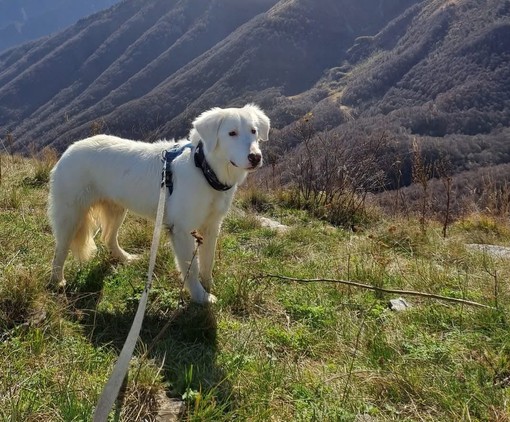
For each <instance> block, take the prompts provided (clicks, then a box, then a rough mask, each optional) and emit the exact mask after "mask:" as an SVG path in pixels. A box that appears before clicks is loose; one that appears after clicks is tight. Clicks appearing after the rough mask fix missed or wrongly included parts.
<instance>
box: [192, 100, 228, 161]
mask: <svg viewBox="0 0 510 422" xmlns="http://www.w3.org/2000/svg"><path fill="white" fill-rule="evenodd" d="M222 120H223V109H221V108H219V107H214V108H211V109H210V110H207V111H204V112H203V113H202V114H201V115H200V116H198V117H197V118H196V119H195V120H194V121H193V127H194V128H195V130H196V131H197V132H198V134H199V135H200V139H202V141H203V142H204V144H205V145H206V146H207V149H208V150H209V151H213V150H214V149H215V148H216V144H217V143H218V131H219V129H220V125H221V122H222Z"/></svg>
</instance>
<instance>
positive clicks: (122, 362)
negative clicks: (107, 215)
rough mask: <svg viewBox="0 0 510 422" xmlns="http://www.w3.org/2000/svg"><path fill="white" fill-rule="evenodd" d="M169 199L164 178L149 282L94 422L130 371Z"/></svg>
mask: <svg viewBox="0 0 510 422" xmlns="http://www.w3.org/2000/svg"><path fill="white" fill-rule="evenodd" d="M163 162H164V164H163V176H165V174H166V171H167V170H168V168H169V167H170V163H169V162H168V161H167V160H166V159H165V158H164V159H163ZM166 198H167V189H166V186H165V177H162V181H161V188H160V191H159V201H158V210H157V213H156V223H155V227H154V234H153V236H152V244H151V252H150V257H149V270H148V273H147V282H146V283H145V288H144V290H143V293H142V296H141V297H140V302H139V303H138V309H137V310H136V315H135V319H134V320H133V325H131V329H130V330H129V334H128V336H127V338H126V342H125V343H124V346H123V347H122V351H121V352H120V355H119V358H118V360H117V363H116V364H115V367H114V368H113V372H112V374H111V375H110V379H109V380H108V382H107V383H106V385H105V387H104V389H103V392H102V393H101V396H100V397H99V401H98V403H97V406H96V410H95V411H94V422H105V421H106V420H107V418H108V414H109V413H110V410H111V408H112V406H113V403H114V402H115V400H116V399H117V396H118V395H119V390H120V387H121V385H122V382H123V381H124V378H125V376H126V373H127V371H128V367H129V362H130V360H131V357H132V356H133V351H134V349H135V346H136V342H137V340H138V336H139V335H140V330H141V328H142V322H143V317H144V314H145V308H146V307H147V300H148V298H149V290H150V289H151V286H152V274H153V272H154V266H155V264H156V254H157V252H158V246H159V239H160V237H161V229H162V226H163V215H164V213H165V202H166Z"/></svg>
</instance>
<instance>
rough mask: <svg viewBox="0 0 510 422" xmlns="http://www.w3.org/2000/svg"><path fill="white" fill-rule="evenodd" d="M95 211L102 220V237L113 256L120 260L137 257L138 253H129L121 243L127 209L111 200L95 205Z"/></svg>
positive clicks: (124, 260)
mask: <svg viewBox="0 0 510 422" xmlns="http://www.w3.org/2000/svg"><path fill="white" fill-rule="evenodd" d="M94 213H95V214H96V215H97V217H98V219H99V221H100V225H101V230H102V234H101V238H102V239H103V241H104V242H105V244H106V246H107V247H108V249H109V250H110V253H111V254H112V256H113V257H114V258H115V259H118V260H119V261H120V262H126V261H132V260H134V259H136V258H137V255H132V254H129V253H127V252H126V251H125V250H124V249H122V248H121V247H120V245H119V239H118V235H119V229H120V226H121V225H122V223H123V222H124V218H125V217H126V214H127V211H126V209H125V208H123V207H121V206H120V205H117V204H115V203H113V202H110V201H101V202H100V203H98V204H97V205H95V206H94Z"/></svg>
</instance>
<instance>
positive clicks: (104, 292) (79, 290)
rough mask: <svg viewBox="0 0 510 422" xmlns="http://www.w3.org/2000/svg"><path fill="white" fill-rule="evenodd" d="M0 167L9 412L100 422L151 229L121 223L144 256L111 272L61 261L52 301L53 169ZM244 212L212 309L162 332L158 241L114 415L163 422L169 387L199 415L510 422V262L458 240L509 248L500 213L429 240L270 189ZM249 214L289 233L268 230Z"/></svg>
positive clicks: (168, 310)
mask: <svg viewBox="0 0 510 422" xmlns="http://www.w3.org/2000/svg"><path fill="white" fill-rule="evenodd" d="M1 163H2V180H1V186H0V420H5V421H84V420H90V418H91V414H92V412H93V408H94V406H95V403H96V401H97V399H98V396H99V394H100V392H101V389H102V387H103V385H104V383H105V382H106V380H107V378H108V376H109V374H110V372H111V369H112V366H113V365H114V363H115V359H116V357H117V356H118V353H119V350H120V348H121V347H122V344H123V342H124V339H125V337H126V335H127V332H128V330H129V327H130V324H131V322H132V319H133V316H134V313H135V310H136V306H137V303H138V298H139V296H140V294H141V291H142V289H143V285H144V282H145V275H146V271H147V262H148V251H149V246H150V239H151V235H152V227H153V226H152V224H151V223H147V222H145V221H144V220H142V219H139V218H137V217H134V216H129V217H128V219H127V221H126V224H125V225H124V227H123V230H122V235H121V243H122V244H123V245H124V246H125V248H126V249H127V250H128V251H129V252H134V253H141V254H142V259H140V260H139V261H137V262H134V263H132V264H129V265H118V264H116V263H115V262H113V261H112V260H110V259H109V257H108V254H107V252H106V251H105V250H104V248H103V247H102V246H100V248H99V252H98V255H97V256H96V257H95V258H94V259H92V260H91V261H90V262H88V263H86V264H84V265H82V266H80V265H79V264H78V263H76V262H75V261H74V260H73V259H69V260H68V264H67V267H66V274H67V280H68V284H69V285H68V287H67V290H66V292H65V294H64V293H62V292H57V291H56V290H55V289H54V288H53V287H52V286H49V285H48V279H49V272H50V262H51V257H52V252H53V250H52V249H53V246H52V245H53V239H52V236H51V230H50V228H49V224H48V221H47V218H46V196H47V188H48V185H47V184H48V177H47V176H48V168H49V167H48V165H47V164H45V162H41V161H38V160H28V159H21V158H19V157H11V156H2V160H1ZM237 204H238V206H239V207H240V208H242V209H243V212H232V213H231V214H230V215H229V216H228V218H227V220H226V221H225V224H224V227H223V230H222V233H221V237H220V240H219V244H218V251H217V261H216V266H215V287H214V293H215V294H216V295H217V296H218V299H219V301H218V303H217V304H215V305H214V306H212V307H202V306H198V305H194V304H190V303H187V304H186V305H185V306H184V307H183V308H182V309H180V310H179V311H178V312H177V314H176V315H174V319H173V320H172V321H171V323H170V324H169V326H168V327H166V325H167V322H168V321H169V320H170V318H171V316H172V315H173V313H174V311H175V310H176V309H177V307H178V303H179V296H180V288H181V286H180V281H179V277H178V273H177V272H176V270H175V267H174V264H173V256H172V253H171V251H170V250H169V248H168V247H167V246H166V241H167V239H164V240H165V242H162V248H161V249H160V252H159V254H158V261H157V266H156V271H155V272H156V279H155V283H154V288H153V290H152V292H151V296H150V303H149V306H148V308H149V309H148V311H147V314H146V319H145V322H144V326H143V329H142V334H141V341H140V342H139V344H138V345H137V348H136V352H135V357H134V359H133V361H132V365H131V370H130V374H129V381H128V386H127V391H126V393H125V396H124V406H123V408H122V411H121V413H120V420H125V421H132V420H137V419H138V420H142V419H143V418H145V419H144V420H154V416H155V414H156V413H157V408H158V403H157V400H156V397H157V396H158V395H159V393H160V392H162V391H164V392H165V393H166V394H167V395H168V396H171V397H177V398H179V399H182V400H183V401H184V402H185V405H186V416H185V418H186V420H191V421H232V420H234V421H265V420H273V421H356V420H377V421H415V420H426V421H450V420H452V421H453V420H466V421H487V420H495V421H496V420H498V421H504V420H508V414H509V412H510V404H509V403H510V325H509V321H508V318H509V310H510V306H509V303H510V302H509V299H510V285H509V283H508V279H509V275H510V263H509V262H508V261H506V260H502V259H497V258H491V257H488V256H486V255H484V254H482V253H476V252H473V251H470V250H468V249H466V247H465V246H464V245H465V244H466V243H474V242H479V241H484V242H489V241H490V242H492V243H496V244H501V245H505V244H508V243H509V241H510V227H509V226H508V225H507V224H506V222H505V221H498V220H495V219H491V218H489V217H487V216H472V217H470V218H468V219H465V220H463V221H459V222H457V223H455V224H454V225H453V226H452V227H451V229H450V236H449V237H448V238H447V239H443V238H442V236H441V227H440V226H439V225H437V226H436V225H435V224H434V223H433V222H430V223H429V225H428V229H427V232H426V233H425V234H423V233H422V232H421V231H420V228H419V224H418V222H417V221H413V220H398V219H397V218H390V217H384V216H381V217H380V219H379V220H378V221H376V222H373V223H372V225H371V226H369V227H367V228H365V229H364V231H361V232H356V233H352V232H349V231H344V230H342V229H338V228H334V227H332V226H330V225H328V224H326V223H325V222H321V221H318V220H316V219H313V218H311V217H310V216H309V215H308V214H307V213H306V212H303V211H298V210H293V209H290V208H287V207H283V206H282V205H281V202H279V201H278V200H277V199H274V198H272V197H271V196H270V195H269V194H267V193H264V194H255V193H254V192H248V193H244V192H240V194H239V198H238V201H237ZM253 209H255V210H256V211H257V212H263V213H264V214H265V215H267V216H270V217H273V218H277V219H278V220H280V221H281V222H282V223H284V224H288V225H290V226H291V228H290V229H289V230H288V231H287V232H286V233H283V234H276V233H274V232H272V231H270V230H268V229H265V228H262V227H261V226H260V224H259V223H258V221H257V219H256V218H255V216H254V214H253V213H254V210H253ZM267 273H273V274H280V275H286V276H292V277H298V278H316V277H327V278H338V279H356V280H358V281H361V282H363V283H367V284H373V285H377V286H384V287H389V288H397V289H413V290H419V291H424V292H431V293H436V294H442V295H448V296H452V297H458V298H465V299H469V300H474V301H478V302H482V303H485V304H488V305H495V304H497V305H498V309H497V310H487V309H479V308H473V307H468V306H461V305H452V304H449V303H445V302H443V303H441V302H437V301H431V300H426V299H419V298H407V300H408V301H409V302H410V303H411V304H412V305H413V306H412V308H410V309H409V310H408V311H406V312H401V313H395V312H392V311H390V310H389V309H388V307H387V302H388V300H389V299H390V298H391V297H390V296H389V295H383V294H378V293H374V292H369V291H361V290H357V289H355V288H350V287H346V286H342V285H339V284H324V283H312V284H310V283H307V284H304V283H296V282H282V281H277V280H274V279H268V278H264V277H262V275H263V274H267ZM163 329H165V330H166V331H164V333H163V334H162V335H161V337H160V339H159V340H158V341H156V342H155V341H154V339H155V338H156V336H157V335H158V334H159V333H161V331H162V330H163ZM362 416H363V417H365V418H366V419H362ZM369 417H371V418H372V419H368V418H369ZM111 420H114V412H113V411H112V414H111Z"/></svg>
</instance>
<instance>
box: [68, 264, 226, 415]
mask: <svg viewBox="0 0 510 422" xmlns="http://www.w3.org/2000/svg"><path fill="white" fill-rule="evenodd" d="M106 265H108V267H109V268H111V265H109V264H105V265H103V264H101V263H99V264H98V267H97V268H95V269H90V270H89V275H87V279H82V281H83V283H77V284H76V286H77V287H78V290H79V291H78V292H75V293H68V299H71V300H72V302H73V304H74V309H75V312H76V314H77V315H78V316H79V319H80V323H81V324H82V325H83V327H84V330H85V332H84V334H85V335H86V336H87V337H88V338H89V339H90V341H91V342H92V344H93V345H94V346H96V347H103V346H109V347H112V346H113V347H114V348H115V349H117V351H118V352H117V353H120V350H121V348H122V346H123V345H124V341H125V339H126V337H127V335H128V332H129V330H130V328H131V324H132V322H133V319H134V316H135V313H136V309H137V307H138V301H136V303H130V304H127V306H126V307H122V309H123V310H119V309H115V310H109V309H108V310H103V309H101V307H99V308H98V306H97V304H98V303H99V302H100V300H101V295H102V282H100V283H98V279H100V280H102V279H104V278H105V277H106V276H107V275H108V274H109V273H110V270H108V269H107V268H108V267H107V266H106ZM73 295H74V296H75V297H74V298H72V296H73ZM148 308H149V309H148V311H146V315H145V318H144V322H143V326H142V331H141V333H140V340H141V342H140V340H139V342H138V344H137V348H136V349H135V355H137V356H141V355H142V354H143V353H144V352H145V351H148V355H147V357H148V358H149V359H153V360H154V361H155V362H156V365H158V366H159V365H163V371H162V375H163V381H164V383H165V385H166V393H167V395H168V396H169V397H177V398H179V399H181V398H183V397H184V398H186V397H187V398H188V400H189V399H190V398H193V397H194V396H196V395H197V394H199V395H200V396H201V401H202V402H204V403H206V402H207V398H209V399H210V401H211V402H212V403H214V407H215V409H216V412H218V411H219V412H223V411H226V410H227V408H228V401H229V400H228V399H229V397H230V396H231V390H232V387H231V385H230V384H229V382H228V381H227V380H226V378H227V377H226V373H225V371H224V370H223V369H222V368H220V367H219V366H218V365H217V363H216V357H217V322H216V315H215V313H214V309H213V308H212V307H210V306H203V305H197V304H194V303H186V304H185V305H184V306H182V307H180V308H178V309H176V310H175V311H172V310H169V311H168V312H167V316H166V317H163V316H162V315H163V314H162V313H161V312H151V310H150V308H151V302H150V300H149V304H148ZM156 337H157V341H154V340H155V339H156ZM141 344H143V346H142V347H140V345H141ZM204 399H205V400H204ZM192 401H193V400H192Z"/></svg>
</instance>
